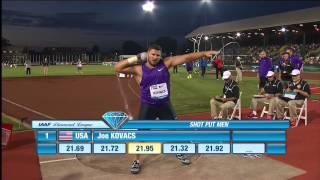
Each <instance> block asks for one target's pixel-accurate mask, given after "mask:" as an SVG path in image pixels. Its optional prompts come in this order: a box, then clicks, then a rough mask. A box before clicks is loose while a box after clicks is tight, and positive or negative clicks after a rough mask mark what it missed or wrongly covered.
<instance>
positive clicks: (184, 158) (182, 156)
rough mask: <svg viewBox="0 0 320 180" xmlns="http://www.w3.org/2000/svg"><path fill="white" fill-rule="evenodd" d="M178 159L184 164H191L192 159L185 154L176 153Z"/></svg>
mask: <svg viewBox="0 0 320 180" xmlns="http://www.w3.org/2000/svg"><path fill="white" fill-rule="evenodd" d="M176 157H177V159H178V160H179V161H180V162H181V163H182V164H184V165H189V164H191V161H190V159H188V157H187V156H186V155H185V154H176Z"/></svg>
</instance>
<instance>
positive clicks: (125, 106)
mask: <svg viewBox="0 0 320 180" xmlns="http://www.w3.org/2000/svg"><path fill="white" fill-rule="evenodd" d="M117 80H118V86H119V90H120V94H121V97H122V100H123V102H124V108H125V109H126V111H127V113H128V115H129V116H130V117H132V113H131V112H130V110H129V104H128V101H127V96H126V95H125V93H124V92H123V87H122V84H121V81H120V78H119V77H117Z"/></svg>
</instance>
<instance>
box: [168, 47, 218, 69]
mask: <svg viewBox="0 0 320 180" xmlns="http://www.w3.org/2000/svg"><path fill="white" fill-rule="evenodd" d="M219 53H220V52H219V51H202V52H195V53H189V54H184V55H178V56H173V57H168V58H167V59H166V60H165V64H166V66H167V67H168V68H171V67H173V66H176V65H180V64H184V63H187V62H190V61H195V60H198V59H200V58H203V57H206V58H211V57H212V55H214V54H219Z"/></svg>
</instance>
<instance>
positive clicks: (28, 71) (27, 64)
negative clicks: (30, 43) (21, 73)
mask: <svg viewBox="0 0 320 180" xmlns="http://www.w3.org/2000/svg"><path fill="white" fill-rule="evenodd" d="M24 65H25V67H26V68H25V69H26V75H31V60H30V59H27V60H26V61H25V63H24Z"/></svg>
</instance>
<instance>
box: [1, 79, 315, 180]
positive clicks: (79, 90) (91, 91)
mask: <svg viewBox="0 0 320 180" xmlns="http://www.w3.org/2000/svg"><path fill="white" fill-rule="evenodd" d="M319 79H320V78H319ZM2 83H3V87H2V90H3V94H2V96H3V97H4V98H7V99H9V100H11V101H14V102H16V103H18V104H21V105H24V106H26V107H28V108H31V109H34V110H36V111H38V112H41V113H45V114H47V115H49V116H50V117H54V118H56V119H99V118H100V117H101V115H102V114H103V113H104V112H106V111H112V110H118V111H119V110H121V111H125V112H127V111H129V112H131V113H132V114H133V116H136V115H137V112H138V109H139V98H138V97H137V92H138V88H137V85H136V84H135V82H134V81H133V80H132V79H121V81H120V83H118V80H117V79H116V78H113V77H93V76H91V77H89V76H88V77H85V76H84V77H81V78H79V77H52V78H51V77H49V78H30V79H22V78H21V79H9V80H2ZM120 88H121V89H122V90H123V91H124V96H122V97H120V96H121V95H119V94H121V89H120ZM110 94H111V96H110ZM108 95H109V96H108ZM79 97H80V98H79ZM124 99H125V101H127V104H125V103H124ZM126 107H127V108H126ZM308 108H309V114H308V115H309V125H308V126H307V127H304V126H302V124H301V125H300V126H299V127H298V128H295V129H290V130H289V131H288V154H287V155H286V156H281V157H274V156H272V157H271V158H274V159H277V160H280V161H283V162H285V163H287V164H290V165H293V166H295V167H298V168H301V169H304V170H306V171H307V173H306V174H304V175H302V176H299V177H296V178H295V179H308V180H309V179H320V171H319V169H320V154H319V152H318V151H319V149H320V139H319V138H318V137H320V112H319V111H318V109H319V108H320V103H319V102H309V106H308ZM2 112H5V113H7V114H9V115H11V116H14V117H17V118H24V117H27V119H28V121H29V122H30V121H31V120H32V119H47V118H45V117H43V116H41V115H39V114H38V115H37V114H35V113H32V112H30V111H27V110H25V109H23V108H19V107H17V106H16V105H13V104H10V103H7V102H4V101H2ZM245 114H246V111H245V112H244V113H243V115H244V116H245ZM180 119H210V116H209V114H208V113H206V114H196V115H192V116H188V117H180ZM2 158H3V161H2V162H3V164H4V166H2V171H3V172H4V173H3V175H2V179H6V180H16V179H24V178H25V177H28V179H35V180H37V179H41V175H40V169H39V163H38V157H37V155H36V147H35V141H34V135H33V133H30V132H29V133H27V132H25V133H21V134H20V133H19V134H14V135H13V138H12V141H11V144H10V145H9V147H8V149H7V150H5V151H3V153H2ZM17 170H19V171H17ZM17 172H18V173H17ZM29 177H30V178H29Z"/></svg>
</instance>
